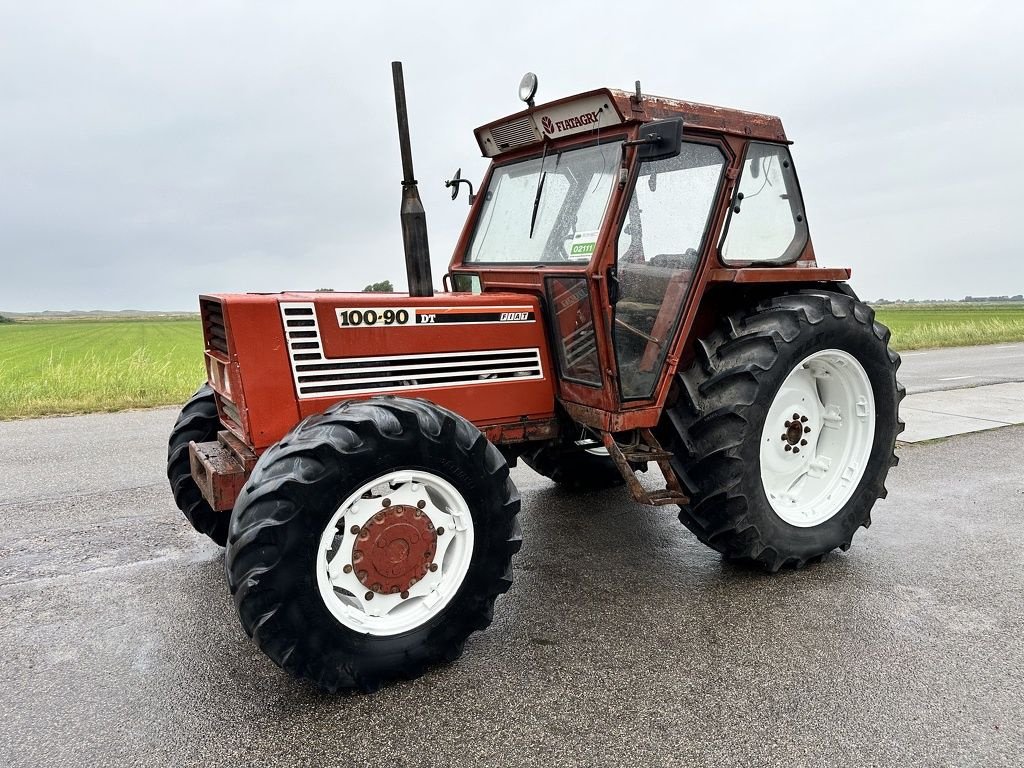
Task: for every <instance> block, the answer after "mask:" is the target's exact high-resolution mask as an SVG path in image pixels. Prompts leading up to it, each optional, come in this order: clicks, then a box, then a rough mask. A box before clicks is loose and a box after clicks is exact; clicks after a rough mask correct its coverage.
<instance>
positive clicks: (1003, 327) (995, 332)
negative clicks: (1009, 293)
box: [875, 303, 1024, 350]
mask: <svg viewBox="0 0 1024 768" xmlns="http://www.w3.org/2000/svg"><path fill="white" fill-rule="evenodd" d="M875 309H876V316H877V317H878V320H879V321H880V322H882V323H884V324H885V325H887V326H889V328H890V329H891V330H892V344H893V347H895V348H896V349H897V350H901V349H928V348H931V347H969V346H974V345H976V344H998V343H999V342H1004V341H1024V303H1012V304H995V303H993V304H963V303H954V304H925V305H917V306H915V305H906V304H902V305H899V306H891V305H888V306H882V307H876V308H875Z"/></svg>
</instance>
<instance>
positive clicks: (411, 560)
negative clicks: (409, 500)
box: [352, 504, 437, 596]
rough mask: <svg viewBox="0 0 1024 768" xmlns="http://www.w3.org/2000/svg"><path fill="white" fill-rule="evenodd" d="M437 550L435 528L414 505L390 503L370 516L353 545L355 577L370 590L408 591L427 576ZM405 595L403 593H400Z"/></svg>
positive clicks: (387, 591)
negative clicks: (391, 504)
mask: <svg viewBox="0 0 1024 768" xmlns="http://www.w3.org/2000/svg"><path fill="white" fill-rule="evenodd" d="M436 551H437V531H436V530H435V528H434V524H433V523H432V522H431V521H430V518H429V517H427V515H425V514H424V513H423V511H422V510H420V509H417V508H416V507H413V506H409V505H405V504H399V505H395V506H389V507H386V508H385V509H382V510H381V511H380V512H378V513H377V514H375V515H374V516H373V517H371V518H370V519H369V520H368V521H367V522H366V524H365V525H363V527H362V528H361V529H360V530H359V533H358V535H357V536H356V540H355V543H354V544H353V545H352V564H353V566H354V568H355V574H356V578H358V579H359V581H360V582H361V583H362V584H363V586H365V587H366V588H367V589H369V590H370V591H372V592H376V593H377V594H381V595H389V594H390V595H393V594H398V593H402V592H407V591H408V590H409V589H410V588H411V587H412V586H413V585H414V584H415V583H416V582H417V581H419V580H420V579H422V578H423V577H424V576H426V574H427V571H429V570H430V565H431V563H433V561H434V553H435V552H436ZM403 596H404V595H403Z"/></svg>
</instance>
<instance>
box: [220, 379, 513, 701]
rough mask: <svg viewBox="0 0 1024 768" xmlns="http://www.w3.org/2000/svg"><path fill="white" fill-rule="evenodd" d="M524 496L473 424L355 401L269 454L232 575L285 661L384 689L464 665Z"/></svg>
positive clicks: (404, 405) (499, 582) (240, 597)
mask: <svg viewBox="0 0 1024 768" xmlns="http://www.w3.org/2000/svg"><path fill="white" fill-rule="evenodd" d="M518 511H519V495H518V493H517V492H516V489H515V486H514V485H513V484H512V481H511V480H510V478H509V474H508V466H507V465H506V463H505V460H504V458H503V457H502V455H501V453H500V452H499V451H498V450H497V449H496V448H495V447H494V446H493V445H491V443H489V442H488V441H487V439H486V438H485V437H484V436H483V435H482V434H481V433H480V432H479V430H477V429H476V427H474V426H473V425H472V424H471V423H470V422H468V421H466V420H465V419H463V418H462V417H460V416H458V415H457V414H454V413H452V412H450V411H447V410H445V409H443V408H440V407H439V406H436V405H433V404H431V403H428V402H426V401H422V400H407V399H402V398H392V397H380V398H374V399H372V400H367V401H361V402H347V403H342V404H341V405H338V406H335V407H333V408H331V409H329V410H327V411H326V412H324V413H323V414H320V415H318V416H312V417H310V418H308V419H306V420H305V421H303V422H302V423H301V424H299V425H298V426H297V427H296V428H295V429H294V430H292V432H291V433H289V434H288V435H287V436H286V437H285V438H284V439H283V440H282V441H281V442H280V443H278V444H277V445H275V446H273V447H271V448H270V449H269V450H268V451H267V452H266V453H265V454H264V455H263V456H261V457H260V460H259V462H258V463H257V465H256V468H255V469H254V471H253V474H252V476H251V477H250V479H249V482H248V483H247V484H246V487H245V489H244V490H243V492H242V494H241V496H239V498H238V501H237V503H236V504H235V509H234V512H233V513H232V516H231V526H230V530H229V536H228V546H227V555H226V564H227V572H228V583H229V586H230V589H231V592H232V594H233V596H234V600H235V606H236V608H237V610H238V615H239V618H240V619H241V622H242V626H243V628H244V629H245V631H246V632H247V633H248V634H249V636H250V637H252V639H253V640H254V641H255V642H256V644H257V645H258V646H259V647H260V648H261V649H262V650H263V651H264V652H265V653H266V654H267V655H268V656H270V658H271V659H272V660H273V661H274V662H276V663H277V664H278V665H279V666H281V667H283V668H284V669H285V670H287V671H288V672H290V673H291V674H293V675H295V676H296V677H303V678H308V679H310V680H312V681H313V682H315V683H316V684H317V685H319V686H320V687H322V688H324V689H326V690H329V691H337V690H341V689H353V688H359V689H363V690H374V689H376V688H377V687H379V686H380V685H381V684H383V683H384V682H387V681H389V680H393V679H396V678H413V677H416V676H418V675H420V674H421V673H422V672H423V671H424V670H425V669H426V667H427V666H428V665H430V664H434V663H437V662H441V661H451V660H453V659H455V658H457V657H458V656H459V655H460V654H461V652H462V647H463V644H464V642H465V640H466V638H467V637H468V636H469V635H470V634H471V633H472V632H474V631H475V630H478V629H483V628H485V627H486V626H487V625H488V624H490V622H491V616H492V610H493V606H494V601H495V598H496V597H497V595H499V594H501V593H503V592H505V591H506V590H507V589H508V588H509V586H510V584H511V578H512V576H511V558H512V555H513V554H514V553H515V552H516V551H518V549H519V546H520V542H521V539H520V535H519V528H518V525H517V522H516V515H517V513H518Z"/></svg>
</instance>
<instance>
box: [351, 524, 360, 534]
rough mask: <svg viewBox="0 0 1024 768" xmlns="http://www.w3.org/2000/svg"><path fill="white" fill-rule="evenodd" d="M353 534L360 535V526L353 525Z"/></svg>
mask: <svg viewBox="0 0 1024 768" xmlns="http://www.w3.org/2000/svg"><path fill="white" fill-rule="evenodd" d="M352 533H359V526H358V525H353V526H352Z"/></svg>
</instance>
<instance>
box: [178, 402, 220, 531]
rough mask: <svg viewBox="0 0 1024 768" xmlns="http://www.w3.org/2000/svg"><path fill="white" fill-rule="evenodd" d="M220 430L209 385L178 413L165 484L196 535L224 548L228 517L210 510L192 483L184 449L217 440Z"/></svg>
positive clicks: (186, 450)
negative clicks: (195, 444)
mask: <svg viewBox="0 0 1024 768" xmlns="http://www.w3.org/2000/svg"><path fill="white" fill-rule="evenodd" d="M222 429H224V427H223V426H221V423H220V418H219V417H218V416H217V402H216V400H215V399H214V394H213V390H212V389H210V385H209V384H204V385H203V386H201V387H200V388H199V389H198V390H196V393H195V394H194V395H192V398H191V399H190V400H189V401H188V402H187V403H185V407H184V408H182V409H181V413H180V414H179V415H178V420H177V421H176V422H175V424H174V429H172V430H171V436H170V439H169V440H168V442H167V480H168V481H169V482H170V484H171V493H172V494H174V502H175V503H176V504H177V505H178V509H180V510H181V511H182V512H183V513H184V515H185V518H186V519H187V520H188V521H189V523H191V524H192V527H193V528H195V529H196V530H197V531H199V533H205V534H206V535H207V536H209V537H210V538H211V539H212V540H213V541H214V543H216V544H218V545H219V546H222V547H223V546H224V542H225V541H226V539H227V536H228V513H227V512H218V511H217V510H215V509H213V508H212V507H211V506H210V505H209V504H208V503H207V502H206V499H204V498H203V494H202V492H201V491H200V490H199V486H198V485H196V481H195V480H193V479H192V466H191V464H190V462H189V453H188V445H189V443H191V442H193V441H194V442H197V443H207V442H210V441H212V440H216V439H217V433H218V432H219V431H220V430H222Z"/></svg>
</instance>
